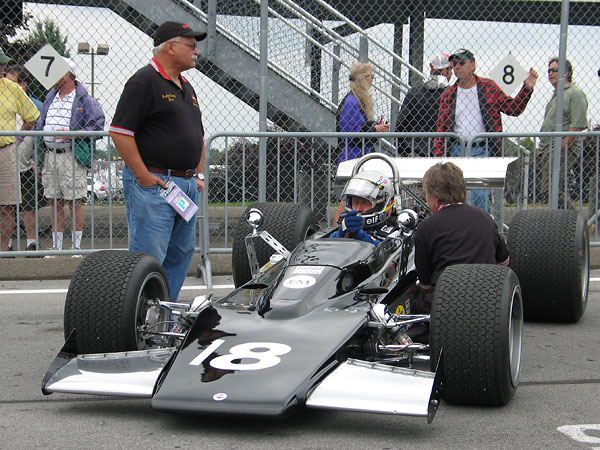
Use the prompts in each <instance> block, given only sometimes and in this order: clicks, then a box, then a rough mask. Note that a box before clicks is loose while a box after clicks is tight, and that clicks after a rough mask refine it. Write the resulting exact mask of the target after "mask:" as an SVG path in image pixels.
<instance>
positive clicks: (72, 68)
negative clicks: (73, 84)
mask: <svg viewBox="0 0 600 450" xmlns="http://www.w3.org/2000/svg"><path fill="white" fill-rule="evenodd" d="M64 59H65V61H66V62H67V64H69V72H71V73H72V74H73V75H74V76H75V77H77V67H76V66H75V63H74V62H73V60H72V59H70V58H64Z"/></svg>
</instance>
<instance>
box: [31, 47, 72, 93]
mask: <svg viewBox="0 0 600 450" xmlns="http://www.w3.org/2000/svg"><path fill="white" fill-rule="evenodd" d="M25 68H26V69H27V70H29V72H31V74H32V75H33V76H34V77H35V78H36V79H37V80H38V81H39V82H40V83H42V85H43V86H44V87H45V88H46V89H50V88H51V87H52V86H54V85H55V84H56V82H57V81H58V80H60V79H61V78H62V77H63V75H64V74H66V73H67V72H68V71H69V70H70V67H69V63H68V62H67V61H66V60H65V58H63V57H62V56H61V55H60V54H59V53H58V52H57V51H56V50H54V47H52V46H51V45H50V44H46V45H44V46H43V47H42V48H41V49H39V51H38V52H37V53H36V54H35V55H33V56H32V58H31V59H30V60H29V61H27V62H26V63H25Z"/></svg>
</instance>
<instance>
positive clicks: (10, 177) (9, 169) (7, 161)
mask: <svg viewBox="0 0 600 450" xmlns="http://www.w3.org/2000/svg"><path fill="white" fill-rule="evenodd" d="M16 157H17V155H16V152H15V144H10V145H7V146H6V147H2V148H0V205H16V204H17V203H21V199H20V196H19V193H20V191H21V182H20V178H21V176H20V175H19V176H17V159H16Z"/></svg>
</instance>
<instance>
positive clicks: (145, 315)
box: [64, 250, 170, 353]
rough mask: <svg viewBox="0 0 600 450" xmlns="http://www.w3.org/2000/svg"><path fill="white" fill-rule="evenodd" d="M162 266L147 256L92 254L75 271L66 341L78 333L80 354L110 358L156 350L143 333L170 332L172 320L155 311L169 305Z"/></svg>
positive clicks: (66, 319) (67, 310) (68, 302)
mask: <svg viewBox="0 0 600 450" xmlns="http://www.w3.org/2000/svg"><path fill="white" fill-rule="evenodd" d="M169 299H170V296H169V287H168V284H167V281H166V278H165V274H164V272H163V270H162V267H161V266H160V264H159V263H158V261H157V260H156V259H155V258H154V257H152V256H150V255H147V254H145V253H138V252H129V251H117V250H107V251H101V252H97V253H92V254H91V255H90V256H88V257H87V258H86V259H85V260H84V261H83V262H82V263H81V264H80V265H79V267H78V268H77V270H76V271H75V274H74V276H73V278H72V279H71V283H70V285H69V291H68V292H67V299H66V302H65V313H64V333H65V339H67V338H68V337H69V335H70V334H71V332H72V331H73V330H75V331H76V340H77V352H78V353H110V352H123V351H131V350H142V349H144V348H150V347H153V346H154V344H153V342H152V338H151V337H149V336H151V335H148V334H147V333H146V332H144V330H143V327H144V326H150V327H151V328H152V329H151V330H150V331H168V328H169V323H168V320H169V319H170V314H169V313H168V311H167V310H166V309H164V308H162V307H159V306H158V305H157V301H158V300H164V301H169Z"/></svg>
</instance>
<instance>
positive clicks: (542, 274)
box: [508, 209, 590, 322]
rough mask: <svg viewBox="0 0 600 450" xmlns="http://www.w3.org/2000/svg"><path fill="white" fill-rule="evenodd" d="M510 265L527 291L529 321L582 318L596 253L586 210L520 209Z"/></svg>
mask: <svg viewBox="0 0 600 450" xmlns="http://www.w3.org/2000/svg"><path fill="white" fill-rule="evenodd" d="M508 246H509V248H510V267H511V268H512V269H513V270H514V271H515V272H516V274H517V276H518V277H519V281H520V282H521V289H522V290H523V307H524V311H525V320H533V321H546V322H577V321H578V320H579V319H580V318H581V317H582V316H583V313H584V312H585V308H586V306H587V296H588V288H589V271H590V251H589V236H588V229H587V223H586V220H585V218H584V217H583V215H582V214H580V213H578V212H576V211H570V210H562V209H552V210H547V209H532V210H527V211H520V212H518V213H517V214H516V215H515V217H514V218H513V219H512V221H511V223H510V228H509V233H508Z"/></svg>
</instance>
